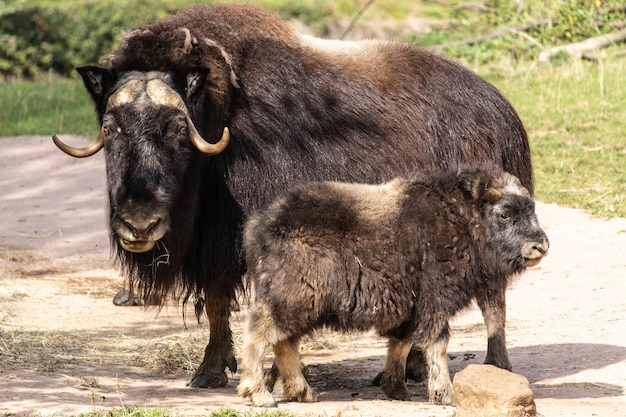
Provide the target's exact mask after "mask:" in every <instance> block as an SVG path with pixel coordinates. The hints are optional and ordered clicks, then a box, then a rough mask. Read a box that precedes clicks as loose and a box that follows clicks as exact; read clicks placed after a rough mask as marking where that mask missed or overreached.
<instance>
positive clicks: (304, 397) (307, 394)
mask: <svg viewBox="0 0 626 417" xmlns="http://www.w3.org/2000/svg"><path fill="white" fill-rule="evenodd" d="M295 399H296V401H298V402H301V403H314V402H315V401H317V394H316V393H315V391H313V390H312V389H311V388H307V389H305V390H304V391H302V392H300V393H299V394H298V395H296V396H295Z"/></svg>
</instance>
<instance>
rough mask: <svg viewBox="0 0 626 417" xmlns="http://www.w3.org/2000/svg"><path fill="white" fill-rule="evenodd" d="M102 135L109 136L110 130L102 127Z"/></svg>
mask: <svg viewBox="0 0 626 417" xmlns="http://www.w3.org/2000/svg"><path fill="white" fill-rule="evenodd" d="M102 133H103V134H104V136H109V134H110V133H111V130H110V129H109V128H108V127H107V126H102Z"/></svg>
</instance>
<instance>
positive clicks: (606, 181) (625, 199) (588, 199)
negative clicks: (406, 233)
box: [0, 60, 626, 217]
mask: <svg viewBox="0 0 626 417" xmlns="http://www.w3.org/2000/svg"><path fill="white" fill-rule="evenodd" d="M470 67H471V65H470ZM502 68H504V69H502ZM502 68H499V67H497V68H495V69H494V67H489V68H488V67H483V68H480V67H478V68H472V69H474V70H476V71H478V72H479V73H481V72H482V73H484V75H485V76H486V78H487V79H489V81H491V82H492V83H494V84H495V85H496V86H498V88H500V89H501V90H502V91H503V93H504V94H505V96H507V97H508V98H509V100H510V101H511V102H512V103H513V106H514V107H515V108H516V109H517V110H518V112H519V113H520V116H521V117H522V120H523V121H524V124H525V125H526V128H527V130H528V132H529V136H530V140H531V147H532V152H533V161H534V169H535V180H536V184H537V185H536V190H537V198H538V199H539V200H541V201H545V202H550V203H556V204H559V205H563V206H567V207H577V208H582V209H585V210H587V211H588V212H590V213H592V214H594V215H597V216H605V217H626V123H624V120H626V90H625V87H624V86H625V85H626V61H624V60H613V61H606V62H605V63H603V64H601V65H599V64H595V63H587V62H583V61H571V62H569V63H565V64H560V65H556V66H552V65H544V66H535V65H534V64H531V63H523V64H519V65H518V66H517V67H516V68H515V69H511V68H512V67H511V66H510V65H502ZM97 130H98V126H97V123H96V118H95V114H94V112H93V105H92V103H91V101H90V99H89V96H88V95H87V93H86V91H85V90H84V88H83V86H82V83H81V82H80V81H79V80H67V79H56V80H47V81H38V82H32V83H30V82H19V83H10V84H1V85H0V137H2V136H15V135H49V134H52V133H72V134H80V135H86V136H90V137H94V136H95V135H96V134H97Z"/></svg>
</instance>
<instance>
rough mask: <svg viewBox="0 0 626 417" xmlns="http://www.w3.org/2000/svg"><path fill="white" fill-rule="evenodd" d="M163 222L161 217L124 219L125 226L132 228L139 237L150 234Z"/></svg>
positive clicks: (134, 234) (135, 235) (136, 236)
mask: <svg viewBox="0 0 626 417" xmlns="http://www.w3.org/2000/svg"><path fill="white" fill-rule="evenodd" d="M160 222H161V219H160V218H133V219H128V218H127V219H122V223H124V226H126V227H127V228H128V230H130V232H131V233H132V234H133V236H134V237H135V238H137V239H141V238H145V237H148V236H150V234H151V233H152V232H153V231H154V229H155V228H156V227H157V226H158V225H159V223H160Z"/></svg>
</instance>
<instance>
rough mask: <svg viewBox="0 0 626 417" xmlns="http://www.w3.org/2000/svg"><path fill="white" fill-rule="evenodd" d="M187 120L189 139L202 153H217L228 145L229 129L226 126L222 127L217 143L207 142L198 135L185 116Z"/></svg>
mask: <svg viewBox="0 0 626 417" xmlns="http://www.w3.org/2000/svg"><path fill="white" fill-rule="evenodd" d="M187 122H188V123H189V126H190V127H191V129H190V135H189V140H190V141H191V143H193V146H195V147H196V148H198V150H199V151H200V152H202V153H206V154H208V155H217V154H218V153H220V152H222V151H223V150H224V149H226V146H228V142H229V141H230V131H229V130H228V128H227V127H225V128H224V131H223V132H222V137H221V138H220V140H219V142H217V143H210V142H207V141H206V140H204V139H203V138H202V136H200V134H199V133H198V132H197V131H196V128H195V127H194V126H193V123H192V121H191V119H190V118H189V116H187Z"/></svg>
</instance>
